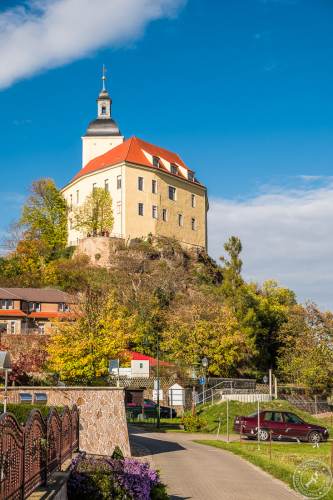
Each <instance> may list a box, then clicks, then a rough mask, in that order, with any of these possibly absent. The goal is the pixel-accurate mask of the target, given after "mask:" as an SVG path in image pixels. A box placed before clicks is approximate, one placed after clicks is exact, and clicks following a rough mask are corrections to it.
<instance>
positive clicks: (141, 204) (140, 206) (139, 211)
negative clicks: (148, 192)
mask: <svg viewBox="0 0 333 500" xmlns="http://www.w3.org/2000/svg"><path fill="white" fill-rule="evenodd" d="M138 214H139V215H143V203H138Z"/></svg>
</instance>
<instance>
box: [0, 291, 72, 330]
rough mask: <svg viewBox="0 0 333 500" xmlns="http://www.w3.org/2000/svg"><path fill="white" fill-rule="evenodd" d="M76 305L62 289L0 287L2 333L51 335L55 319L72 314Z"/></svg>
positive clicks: (0, 326)
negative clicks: (52, 323)
mask: <svg viewBox="0 0 333 500" xmlns="http://www.w3.org/2000/svg"><path fill="white" fill-rule="evenodd" d="M73 304H74V300H73V298H72V297H71V296H70V295H69V294H67V293H65V292H62V291H60V290H53V289H43V288H0V335H2V334H6V335H20V334H23V335H28V334H47V333H49V332H50V329H51V322H52V320H54V319H66V318H69V317H71V314H72V312H73V311H71V309H72V306H73Z"/></svg>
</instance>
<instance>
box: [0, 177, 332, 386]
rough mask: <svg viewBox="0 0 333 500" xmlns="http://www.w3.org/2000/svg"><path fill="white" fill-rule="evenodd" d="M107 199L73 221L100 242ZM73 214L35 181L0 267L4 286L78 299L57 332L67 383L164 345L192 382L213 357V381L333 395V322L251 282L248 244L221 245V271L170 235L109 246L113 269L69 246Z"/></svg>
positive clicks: (108, 226)
mask: <svg viewBox="0 0 333 500" xmlns="http://www.w3.org/2000/svg"><path fill="white" fill-rule="evenodd" d="M102 194H103V193H102V192H96V193H95V194H94V196H93V195H92V196H91V197H90V198H89V199H88V200H87V202H86V204H85V205H84V207H83V208H82V210H80V211H77V212H76V214H75V224H76V225H78V227H79V226H80V224H83V223H84V226H85V228H86V230H87V231H88V230H90V229H91V234H93V233H94V230H95V229H94V228H96V227H97V228H99V229H100V230H101V231H102V232H103V231H105V232H109V231H111V230H112V224H113V217H112V200H111V198H110V196H107V197H105V196H104V197H103V204H104V209H103V212H105V213H108V217H107V220H106V219H105V220H104V219H103V220H99V219H98V217H99V216H98V213H99V211H98V210H95V206H94V204H95V202H96V200H95V198H96V197H97V198H98V199H100V198H101V197H102ZM97 195H98V196H97ZM98 203H100V200H99V201H98ZM67 212H68V208H67V206H66V203H65V201H64V199H63V198H62V195H61V193H60V192H59V191H58V190H57V188H56V187H55V185H54V183H53V181H51V180H49V179H42V180H40V181H37V182H35V183H34V184H33V186H32V194H31V196H30V198H29V199H28V201H27V203H26V204H25V205H24V207H23V210H22V217H21V219H20V221H18V223H17V225H16V226H15V231H14V232H13V237H12V238H11V241H10V248H11V250H10V251H9V252H8V255H7V256H5V257H4V258H1V259H0V286H23V287H27V286H32V287H56V288H60V289H62V290H65V291H68V292H71V293H72V294H74V295H75V296H76V300H77V308H76V312H77V317H76V320H75V321H71V322H59V323H57V324H55V325H54V335H52V338H51V339H50V341H49V345H48V347H47V353H46V354H47V359H46V364H44V366H45V367H46V369H47V370H49V371H51V372H53V373H56V374H58V375H59V376H60V378H62V379H64V380H66V381H68V382H72V383H81V382H83V383H97V382H98V381H99V382H100V381H101V380H103V379H104V380H105V379H106V377H107V374H108V359H113V358H116V357H120V358H122V359H123V360H124V361H126V355H125V354H124V353H125V352H126V350H127V349H133V350H137V351H140V352H143V353H146V354H150V355H153V356H155V355H156V349H157V344H158V343H159V346H160V352H161V357H162V358H164V359H167V360H170V361H172V362H173V363H174V364H175V366H176V367H177V370H178V371H183V370H186V372H187V374H189V373H192V372H195V374H196V375H200V374H202V366H201V359H202V358H203V357H207V358H208V360H209V365H208V374H209V375H212V376H221V377H230V376H235V377H242V376H247V377H256V378H258V379H261V378H262V376H263V375H264V374H266V373H267V371H268V369H269V368H273V369H274V371H275V373H277V374H278V376H279V378H280V380H284V381H286V382H292V383H302V384H303V385H304V386H306V387H308V388H309V390H311V391H319V392H326V393H329V392H330V389H331V384H332V380H333V379H332V373H333V363H332V361H333V353H332V349H331V342H332V336H333V316H332V314H331V313H323V312H321V311H319V310H318V309H317V308H316V306H315V305H314V304H308V305H307V306H303V305H300V304H298V303H297V300H296V297H295V294H294V293H293V292H292V291H291V290H289V289H287V288H284V287H281V286H279V285H278V284H277V283H276V282H275V281H274V280H268V281H266V282H265V283H264V284H263V285H259V284H256V283H247V282H246V281H245V280H244V278H243V276H242V260H241V252H242V244H241V241H240V240H239V238H237V237H235V236H231V237H230V238H229V240H228V241H227V242H226V243H225V245H224V248H221V253H223V254H224V255H223V256H222V257H221V259H220V263H219V264H218V263H216V262H214V261H213V260H212V259H211V258H210V257H209V256H208V255H207V254H206V253H205V252H204V251H188V250H185V249H184V248H182V247H181V246H180V244H179V243H178V242H177V241H175V240H172V239H168V238H153V237H147V238H146V239H145V240H136V241H132V242H112V240H110V241H111V244H112V252H113V253H112V259H111V260H112V262H110V266H108V268H102V267H95V266H94V265H92V263H91V262H90V260H89V258H88V257H87V256H84V255H76V254H75V253H74V254H73V249H71V248H66V241H67ZM96 217H97V219H98V220H97V219H96ZM80 218H81V219H80ZM89 224H90V225H91V227H90V226H89ZM69 338H70V339H71V342H68V339H69ZM40 359H43V356H40ZM43 362H44V361H43Z"/></svg>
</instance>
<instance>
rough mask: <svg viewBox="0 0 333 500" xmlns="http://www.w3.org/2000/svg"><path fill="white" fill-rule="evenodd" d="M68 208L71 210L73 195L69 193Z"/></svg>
mask: <svg viewBox="0 0 333 500" xmlns="http://www.w3.org/2000/svg"><path fill="white" fill-rule="evenodd" d="M69 209H70V210H73V195H72V194H70V195H69Z"/></svg>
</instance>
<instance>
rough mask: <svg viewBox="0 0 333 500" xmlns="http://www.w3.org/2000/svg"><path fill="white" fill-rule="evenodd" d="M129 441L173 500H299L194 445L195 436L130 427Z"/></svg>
mask: <svg viewBox="0 0 333 500" xmlns="http://www.w3.org/2000/svg"><path fill="white" fill-rule="evenodd" d="M200 437H201V436H200ZM211 437H212V436H210V438H211ZM202 438H205V436H202ZM130 439H131V446H132V449H133V455H134V456H141V457H145V458H147V460H149V461H150V462H152V464H153V465H154V466H155V467H156V468H157V469H159V470H160V471H161V476H162V480H163V481H164V482H165V483H166V484H167V485H168V491H169V494H170V495H171V498H172V499H174V500H176V499H179V500H180V499H193V500H295V499H297V498H298V499H299V498H301V497H300V496H298V495H297V494H296V493H294V492H293V491H291V490H290V489H289V488H288V487H287V486H285V485H284V484H283V483H282V482H280V481H278V480H276V479H274V478H272V477H271V476H269V475H268V474H266V473H265V472H263V471H261V470H260V469H258V468H257V467H255V466H253V465H252V464H249V463H248V462H246V461H245V460H243V459H241V458H240V457H237V456H236V455H233V454H232V453H229V452H227V451H224V450H220V449H217V448H212V447H209V446H203V445H200V444H197V443H193V441H192V439H198V435H190V434H182V433H166V434H163V433H155V432H153V433H149V432H146V431H144V430H141V429H139V428H135V427H133V428H130Z"/></svg>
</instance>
